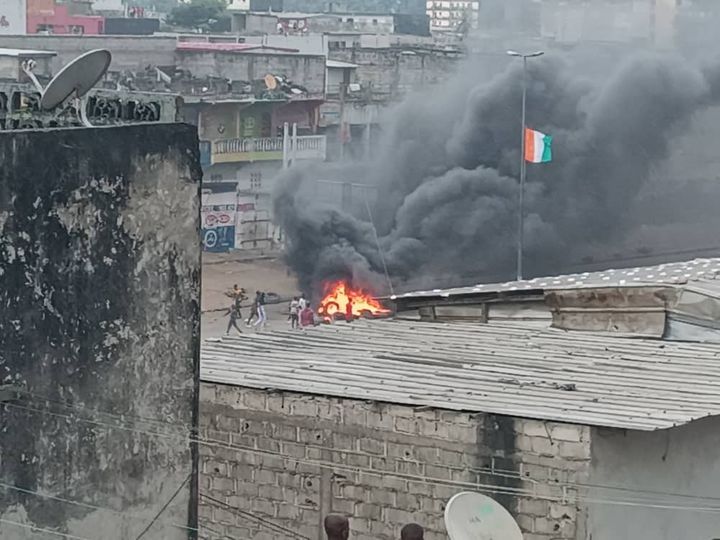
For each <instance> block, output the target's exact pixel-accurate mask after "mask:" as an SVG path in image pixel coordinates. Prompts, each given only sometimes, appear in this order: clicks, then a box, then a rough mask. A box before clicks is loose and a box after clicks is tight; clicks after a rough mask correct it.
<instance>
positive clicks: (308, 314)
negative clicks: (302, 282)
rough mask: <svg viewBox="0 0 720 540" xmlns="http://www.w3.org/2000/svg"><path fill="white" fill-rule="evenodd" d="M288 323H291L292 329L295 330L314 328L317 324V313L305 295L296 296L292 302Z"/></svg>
mask: <svg viewBox="0 0 720 540" xmlns="http://www.w3.org/2000/svg"><path fill="white" fill-rule="evenodd" d="M288 321H290V328H293V329H295V328H301V327H305V326H313V325H314V324H315V313H314V312H313V310H312V308H311V307H310V302H308V300H307V298H305V295H304V294H301V295H300V296H295V297H294V298H293V299H292V300H291V301H290V316H289V317H288Z"/></svg>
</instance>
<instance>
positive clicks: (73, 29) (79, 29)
mask: <svg viewBox="0 0 720 540" xmlns="http://www.w3.org/2000/svg"><path fill="white" fill-rule="evenodd" d="M69 30H70V33H71V34H75V35H76V36H79V35H82V34H84V33H85V27H84V26H82V25H80V24H71V25H70V26H69Z"/></svg>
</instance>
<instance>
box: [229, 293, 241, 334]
mask: <svg viewBox="0 0 720 540" xmlns="http://www.w3.org/2000/svg"><path fill="white" fill-rule="evenodd" d="M225 315H229V316H230V320H229V321H228V327H227V331H226V332H225V335H226V336H227V335H229V334H230V329H231V328H233V327H235V330H237V331H238V334H242V333H243V332H242V330H240V327H239V326H238V323H237V322H238V320H242V313H240V302H239V301H237V300H236V301H235V302H233V303H232V306H230V309H229V310H228V311H227V313H226V314H225Z"/></svg>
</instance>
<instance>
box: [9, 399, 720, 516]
mask: <svg viewBox="0 0 720 540" xmlns="http://www.w3.org/2000/svg"><path fill="white" fill-rule="evenodd" d="M5 405H6V406H10V407H15V408H19V409H25V410H28V411H33V412H39V413H41V414H49V415H53V416H58V417H62V418H67V419H71V420H77V421H81V422H86V423H91V424H95V425H101V426H105V427H109V428H111V429H120V430H125V431H129V432H137V433H142V434H147V435H152V436H159V437H165V438H177V436H175V437H173V436H171V435H167V434H162V433H153V432H148V431H143V430H137V429H133V428H127V427H124V426H115V425H111V424H106V423H103V422H97V421H93V420H87V419H83V418H75V417H72V416H67V415H62V414H58V413H54V412H51V411H43V410H39V409H33V408H29V407H22V406H20V405H17V404H12V403H5ZM182 440H184V441H185V442H195V443H199V444H202V445H204V446H208V447H215V448H226V449H231V450H236V451H240V452H246V453H251V454H256V455H264V456H271V457H275V458H277V459H282V460H286V461H291V462H294V463H296V464H307V465H312V466H316V467H319V468H326V469H331V470H344V471H349V472H357V473H361V474H368V475H374V476H380V477H388V476H390V477H395V478H402V479H405V480H408V481H417V482H421V483H427V484H434V485H446V486H455V487H461V488H472V489H474V490H476V491H484V492H490V493H500V494H505V495H515V496H526V497H529V498H535V499H542V500H551V501H560V500H566V499H568V497H564V496H563V497H541V496H538V495H537V494H536V493H535V492H534V490H527V489H523V488H510V487H504V486H495V485H491V484H482V483H479V482H460V481H455V480H446V479H439V478H431V477H427V476H421V475H412V474H405V473H396V472H391V471H378V470H375V469H368V468H364V467H357V466H352V465H346V464H339V463H335V462H327V461H321V460H310V459H302V458H296V457H292V456H289V455H285V454H282V453H280V452H273V451H270V450H261V449H255V448H248V447H244V446H241V445H233V444H230V443H225V442H223V441H216V440H213V439H202V438H198V439H192V438H183V439H182ZM325 448H327V450H335V451H337V450H336V449H333V448H330V447H325ZM411 463H412V462H411ZM512 472H513V473H514V472H515V471H512ZM485 474H487V475H489V476H503V477H507V475H505V474H500V473H497V472H487V473H485ZM516 478H517V479H518V480H521V481H523V482H527V481H531V482H533V483H534V484H539V483H541V482H540V481H538V480H536V479H528V478H525V477H521V476H517V477H516ZM544 484H547V485H552V486H555V487H558V488H583V489H590V488H593V487H595V488H597V489H614V488H612V487H608V486H592V485H583V484H579V483H571V482H565V483H557V482H551V481H548V482H544ZM620 489H623V490H626V489H627V488H620ZM635 492H636V493H651V494H657V495H664V496H674V494H672V493H667V492H643V491H642V490H637V491H635ZM677 496H678V497H685V498H692V499H694V500H696V501H702V500H713V501H717V500H718V498H713V497H706V496H690V495H681V494H678V495H677ZM575 500H576V501H577V502H580V501H582V500H588V501H592V502H598V503H604V504H617V505H622V504H623V503H625V504H626V505H627V504H634V505H637V506H644V507H650V508H654V507H657V506H658V504H659V503H658V502H657V501H656V500H648V499H629V500H626V501H622V500H621V499H613V500H604V499H586V498H583V497H579V496H578V497H575ZM662 508H665V509H676V510H693V511H702V512H712V513H716V512H717V513H720V507H699V506H682V505H663V506H662Z"/></svg>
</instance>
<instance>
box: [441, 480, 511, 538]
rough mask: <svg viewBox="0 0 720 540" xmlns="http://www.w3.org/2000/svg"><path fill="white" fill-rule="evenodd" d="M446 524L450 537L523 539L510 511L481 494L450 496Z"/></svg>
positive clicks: (446, 511) (464, 493)
mask: <svg viewBox="0 0 720 540" xmlns="http://www.w3.org/2000/svg"><path fill="white" fill-rule="evenodd" d="M445 527H446V528H447V532H448V535H449V536H450V540H523V536H522V531H520V527H519V526H518V524H517V523H516V521H515V519H513V517H512V516H511V515H510V512H508V511H507V510H505V508H503V506H502V505H500V504H499V503H498V502H496V501H495V500H493V499H491V498H490V497H486V496H485V495H481V494H480V493H473V492H463V493H458V494H457V495H455V496H454V497H453V498H452V499H450V501H449V502H448V504H447V506H446V507H445Z"/></svg>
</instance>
